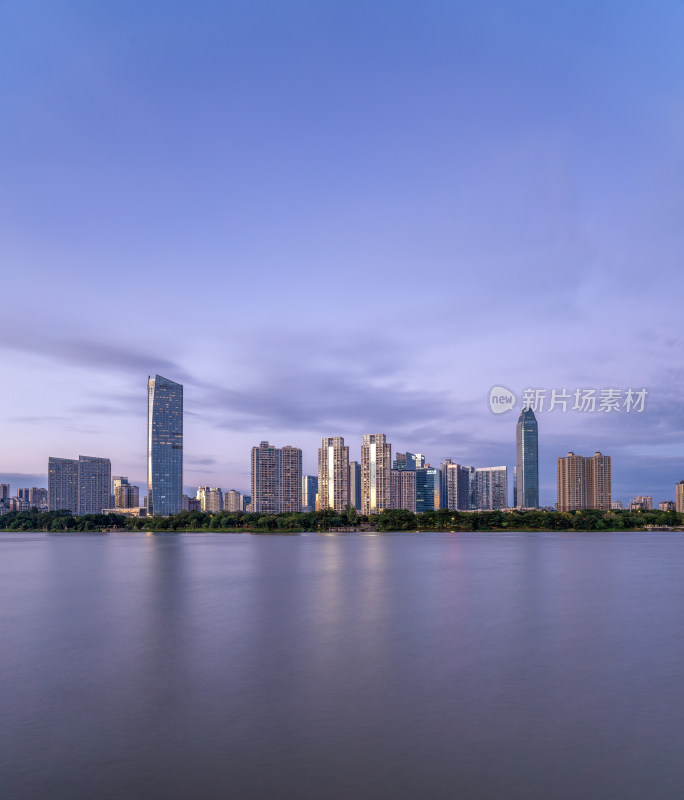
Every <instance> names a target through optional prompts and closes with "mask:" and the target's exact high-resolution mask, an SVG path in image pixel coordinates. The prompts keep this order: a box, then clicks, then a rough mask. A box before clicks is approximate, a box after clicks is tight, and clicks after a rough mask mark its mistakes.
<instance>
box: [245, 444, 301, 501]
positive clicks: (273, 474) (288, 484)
mask: <svg viewBox="0 0 684 800" xmlns="http://www.w3.org/2000/svg"><path fill="white" fill-rule="evenodd" d="M251 467H252V470H251V492H252V493H251V498H252V500H251V505H252V509H251V510H252V511H254V512H256V513H258V514H280V513H282V512H287V513H293V512H297V511H301V508H302V451H301V450H300V449H299V448H298V447H291V446H290V445H286V446H285V447H274V446H273V445H271V444H269V443H268V442H261V443H260V444H259V446H258V447H253V448H252V463H251Z"/></svg>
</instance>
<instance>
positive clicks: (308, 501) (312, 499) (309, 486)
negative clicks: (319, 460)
mask: <svg viewBox="0 0 684 800" xmlns="http://www.w3.org/2000/svg"><path fill="white" fill-rule="evenodd" d="M317 494H318V476H317V475H302V511H315V510H316V495H317Z"/></svg>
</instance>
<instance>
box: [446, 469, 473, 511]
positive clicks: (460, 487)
mask: <svg viewBox="0 0 684 800" xmlns="http://www.w3.org/2000/svg"><path fill="white" fill-rule="evenodd" d="M440 471H441V477H442V497H441V501H442V502H441V505H442V508H448V509H449V510H450V511H468V510H469V509H471V508H474V507H476V506H475V505H474V502H473V492H474V488H475V487H474V483H475V477H474V476H475V468H474V467H465V466H462V465H461V464H456V463H454V462H453V461H452V460H451V459H450V458H447V459H446V460H445V461H444V462H443V464H442V465H441V467H440Z"/></svg>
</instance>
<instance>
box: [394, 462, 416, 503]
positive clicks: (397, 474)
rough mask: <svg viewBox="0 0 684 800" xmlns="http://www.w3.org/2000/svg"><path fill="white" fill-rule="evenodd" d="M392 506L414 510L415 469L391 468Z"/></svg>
mask: <svg viewBox="0 0 684 800" xmlns="http://www.w3.org/2000/svg"><path fill="white" fill-rule="evenodd" d="M390 481H391V491H392V508H404V509H406V510H407V511H413V512H414V513H415V511H416V471H415V470H414V469H413V470H411V469H393V470H392V471H391V477H390Z"/></svg>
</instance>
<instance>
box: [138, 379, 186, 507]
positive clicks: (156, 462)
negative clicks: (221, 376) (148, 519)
mask: <svg viewBox="0 0 684 800" xmlns="http://www.w3.org/2000/svg"><path fill="white" fill-rule="evenodd" d="M182 503H183V386H182V385H181V384H180V383H175V382H174V381H171V380H169V379H168V378H163V377H162V376H161V375H156V376H155V377H154V378H149V379H148V381H147V513H148V514H149V515H150V516H156V517H168V516H169V515H170V514H178V513H179V512H180V510H181V508H182Z"/></svg>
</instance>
